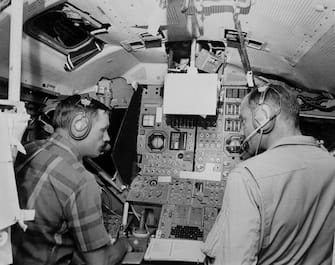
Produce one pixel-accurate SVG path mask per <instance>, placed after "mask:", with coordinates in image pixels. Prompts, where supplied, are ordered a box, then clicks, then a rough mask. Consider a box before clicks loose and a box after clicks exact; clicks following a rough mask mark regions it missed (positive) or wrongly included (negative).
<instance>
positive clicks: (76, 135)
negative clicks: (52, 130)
mask: <svg viewBox="0 0 335 265" xmlns="http://www.w3.org/2000/svg"><path fill="white" fill-rule="evenodd" d="M91 128H92V119H91V118H90V117H89V115H88V114H87V113H85V112H84V111H82V112H78V113H77V114H76V115H75V116H73V117H72V119H71V120H70V124H69V134H70V136H71V137H72V138H73V139H75V140H77V141H81V140H84V139H85V138H86V137H87V135H89V133H90V131H91Z"/></svg>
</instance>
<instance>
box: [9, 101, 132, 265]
mask: <svg viewBox="0 0 335 265" xmlns="http://www.w3.org/2000/svg"><path fill="white" fill-rule="evenodd" d="M54 126H55V133H54V134H53V135H52V136H51V137H50V138H49V139H47V140H44V141H43V140H42V141H36V142H33V143H30V144H29V145H28V146H27V147H26V149H27V150H28V154H27V155H26V156H25V157H18V159H17V163H16V178H17V186H18V193H19V199H20V206H21V208H23V209H35V211H36V215H35V220H34V221H31V222H27V225H28V229H27V231H26V232H24V233H20V234H21V235H20V240H16V241H17V242H14V243H15V249H16V251H15V255H14V264H20V265H25V264H26V265H33V264H34V265H38V264H70V262H71V260H72V257H73V253H74V252H75V251H79V252H80V253H82V256H83V259H84V261H85V263H86V264H88V265H89V264H94V265H99V264H111V263H114V262H117V261H119V260H120V259H121V258H122V256H123V254H125V252H126V246H127V242H125V241H118V242H117V243H116V244H114V245H111V243H110V238H109V235H108V233H107V231H106V230H105V227H104V224H103V219H102V210H101V197H100V189H99V187H98V185H97V183H96V181H95V177H94V176H93V175H92V174H91V173H90V172H88V171H87V170H86V169H85V168H84V166H83V163H82V159H83V157H86V156H87V157H97V156H99V155H100V154H101V153H102V152H103V150H104V148H105V147H106V144H107V143H108V141H109V140H110V138H109V136H108V133H107V129H108V127H109V115H108V108H107V107H106V106H105V105H103V104H102V103H100V102H99V101H97V100H94V99H91V98H86V99H85V98H83V97H81V96H80V95H73V96H70V97H68V98H67V99H65V100H63V101H61V102H60V103H59V104H58V106H57V108H56V110H55V114H54ZM15 237H17V236H16V235H15V234H14V238H15ZM17 238H19V237H17Z"/></svg>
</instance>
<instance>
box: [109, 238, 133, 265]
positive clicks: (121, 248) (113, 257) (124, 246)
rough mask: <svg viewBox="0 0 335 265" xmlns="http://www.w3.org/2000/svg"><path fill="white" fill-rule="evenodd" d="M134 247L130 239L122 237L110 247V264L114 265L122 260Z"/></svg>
mask: <svg viewBox="0 0 335 265" xmlns="http://www.w3.org/2000/svg"><path fill="white" fill-rule="evenodd" d="M131 251H132V247H131V245H130V243H129V241H128V238H126V237H121V238H119V239H118V240H117V241H116V242H115V243H114V244H113V245H110V246H109V249H108V264H109V265H114V264H117V263H118V262H119V261H121V260H122V258H123V257H124V255H125V254H126V253H127V252H131Z"/></svg>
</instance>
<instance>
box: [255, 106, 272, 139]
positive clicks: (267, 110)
mask: <svg viewBox="0 0 335 265" xmlns="http://www.w3.org/2000/svg"><path fill="white" fill-rule="evenodd" d="M265 123H266V124H265ZM262 124H265V125H264V126H262V127H261V129H262V130H263V133H269V132H271V131H272V129H273V127H274V126H275V118H274V117H273V114H272V110H271V107H270V106H269V105H266V104H262V105H260V106H259V107H257V108H256V109H255V110H254V119H253V126H254V129H257V128H258V127H260V126H261V125H262Z"/></svg>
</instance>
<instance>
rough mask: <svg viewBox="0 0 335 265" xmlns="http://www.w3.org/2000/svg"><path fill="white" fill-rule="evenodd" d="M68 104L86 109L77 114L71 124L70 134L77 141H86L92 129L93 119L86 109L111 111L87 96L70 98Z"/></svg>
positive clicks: (77, 95)
mask: <svg viewBox="0 0 335 265" xmlns="http://www.w3.org/2000/svg"><path fill="white" fill-rule="evenodd" d="M66 103H67V104H69V105H77V106H82V107H84V109H83V110H82V111H79V112H78V113H76V114H75V115H74V116H73V117H72V118H71V120H70V122H69V134H70V136H71V137H72V138H73V139H75V140H77V141H81V140H84V139H85V138H86V137H87V136H88V135H89V133H90V131H91V129H92V118H91V115H90V114H88V113H87V112H86V111H85V108H87V107H91V108H92V107H93V108H96V109H103V110H109V108H108V107H107V106H106V105H104V104H103V103H101V102H100V101H98V100H95V99H93V98H91V97H90V96H89V95H87V94H82V95H79V94H76V95H73V96H70V99H69V100H67V102H66Z"/></svg>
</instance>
